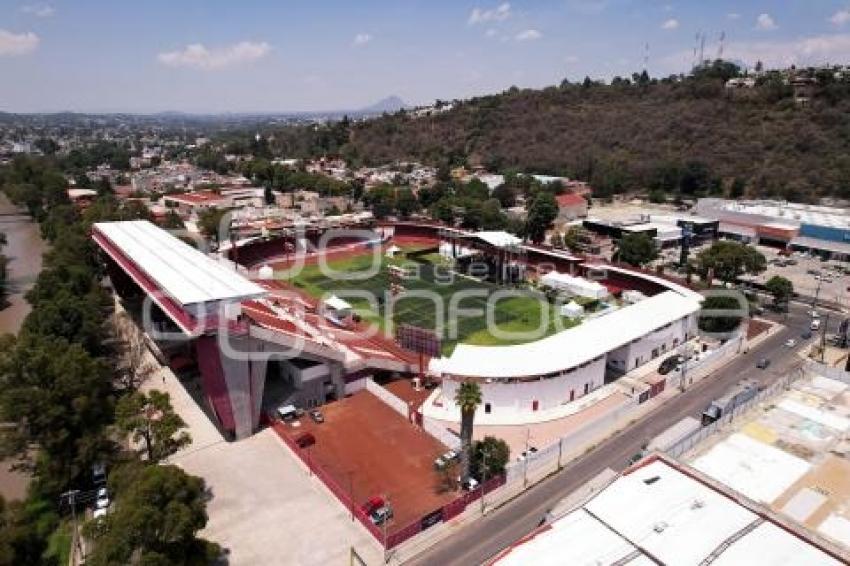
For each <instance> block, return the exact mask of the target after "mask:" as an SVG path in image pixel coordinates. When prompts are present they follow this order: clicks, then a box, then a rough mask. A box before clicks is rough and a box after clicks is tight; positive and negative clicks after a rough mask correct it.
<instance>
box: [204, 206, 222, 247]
mask: <svg viewBox="0 0 850 566" xmlns="http://www.w3.org/2000/svg"><path fill="white" fill-rule="evenodd" d="M226 214H227V211H226V210H224V209H219V208H208V209H206V210H204V211H203V212H201V214H200V217H199V218H198V228H199V229H200V230H201V234H203V235H204V236H206V237H207V238H212V239H213V240H214V241H215V242H217V243H219V244H220V243H221V242H219V237H221V236H222V235H223V234H222V233H221V231H222V227H221V224H222V219H223V218H224V216H225V215H226ZM224 228H225V231H226V232H228V233H229V232H230V226H229V225H228V226H226V227H224Z"/></svg>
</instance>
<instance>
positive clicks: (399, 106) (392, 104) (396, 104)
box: [361, 95, 407, 114]
mask: <svg viewBox="0 0 850 566" xmlns="http://www.w3.org/2000/svg"><path fill="white" fill-rule="evenodd" d="M405 108H407V104H405V102H404V100H402V99H401V97H399V96H396V95H392V96H388V97H386V98H382V99H381V100H379V101H378V102H376V103H375V104H372V105H371V106H367V107H366V108H363V109H361V112H363V113H367V114H380V113H382V112H398V111H399V110H403V109H405Z"/></svg>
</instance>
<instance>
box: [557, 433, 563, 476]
mask: <svg viewBox="0 0 850 566" xmlns="http://www.w3.org/2000/svg"><path fill="white" fill-rule="evenodd" d="M563 454H564V439H563V437H562V438H559V439H558V471H559V472H560V471H561V456H562V455H563Z"/></svg>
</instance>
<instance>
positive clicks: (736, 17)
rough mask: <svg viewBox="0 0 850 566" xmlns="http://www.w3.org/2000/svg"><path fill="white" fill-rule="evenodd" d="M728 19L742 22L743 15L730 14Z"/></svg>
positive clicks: (727, 16)
mask: <svg viewBox="0 0 850 566" xmlns="http://www.w3.org/2000/svg"><path fill="white" fill-rule="evenodd" d="M726 19H728V20H740V19H741V14H739V13H738V12H729V13H728V14H726Z"/></svg>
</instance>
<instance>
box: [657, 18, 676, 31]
mask: <svg viewBox="0 0 850 566" xmlns="http://www.w3.org/2000/svg"><path fill="white" fill-rule="evenodd" d="M678 27H679V20H677V19H676V18H670V19H669V20H667V21H665V22H664V23H663V24H661V29H676V28H678Z"/></svg>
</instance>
